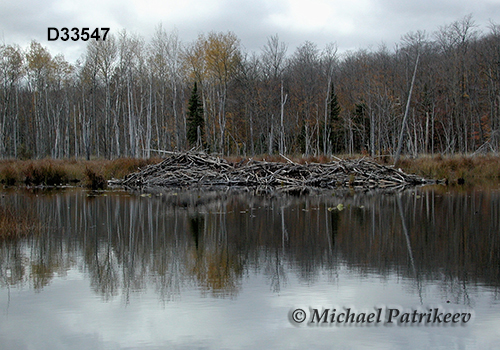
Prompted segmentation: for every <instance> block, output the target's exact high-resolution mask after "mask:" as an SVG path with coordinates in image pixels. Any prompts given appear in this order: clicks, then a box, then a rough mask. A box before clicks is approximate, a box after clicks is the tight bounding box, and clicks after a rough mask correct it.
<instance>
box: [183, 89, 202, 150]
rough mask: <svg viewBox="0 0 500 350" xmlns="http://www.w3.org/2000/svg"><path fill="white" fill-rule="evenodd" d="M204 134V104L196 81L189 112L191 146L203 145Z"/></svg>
mask: <svg viewBox="0 0 500 350" xmlns="http://www.w3.org/2000/svg"><path fill="white" fill-rule="evenodd" d="M203 136H204V120H203V105H202V104H201V101H200V98H199V96H198V85H197V84H196V82H195V83H194V87H193V91H192V92H191V97H190V98H189V105H188V112H187V140H188V142H189V144H190V145H191V146H201V145H203Z"/></svg>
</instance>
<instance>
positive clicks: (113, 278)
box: [0, 189, 500, 303]
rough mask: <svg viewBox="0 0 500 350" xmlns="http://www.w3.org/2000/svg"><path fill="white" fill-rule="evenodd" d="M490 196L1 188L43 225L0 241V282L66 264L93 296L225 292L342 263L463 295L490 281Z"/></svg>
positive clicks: (495, 225) (495, 242)
mask: <svg viewBox="0 0 500 350" xmlns="http://www.w3.org/2000/svg"><path fill="white" fill-rule="evenodd" d="M499 197H500V196H499V194H498V193H497V192H476V193H473V194H467V193H463V194H453V195H451V194H448V195H447V194H439V193H438V192H437V191H434V190H432V189H431V190H418V191H408V192H405V193H402V194H377V193H374V194H355V193H345V194H343V195H339V196H332V195H331V194H328V195H324V196H310V197H304V198H295V197H292V198H290V197H266V196H254V195H249V194H246V193H237V194H228V193H209V194H206V195H204V194H202V193H194V192H191V193H170V194H169V193H164V194H162V195H160V194H152V195H151V196H149V195H148V196H140V195H129V194H126V193H118V192H111V193H108V194H107V195H106V196H97V197H87V195H86V193H84V192H80V191H70V192H66V193H62V194H56V195H50V196H38V197H33V198H31V197H29V196H23V195H8V196H6V198H5V199H4V200H8V201H10V202H11V203H10V204H11V205H16V206H18V207H20V208H22V207H31V208H32V210H34V211H35V212H36V213H38V215H39V217H40V218H41V219H43V220H44V221H45V222H46V223H47V225H46V226H47V229H46V232H45V233H43V234H41V235H39V236H37V237H32V238H30V239H27V240H23V241H17V242H4V243H2V244H1V248H0V249H1V251H0V283H1V285H2V287H6V286H14V285H21V284H30V285H32V286H33V287H34V288H35V289H37V290H42V289H43V288H44V287H45V286H46V285H47V284H49V283H50V282H51V280H52V279H53V278H54V276H61V275H64V274H66V273H67V271H68V270H69V269H73V268H78V269H80V270H81V271H82V272H84V273H85V274H87V275H88V278H89V279H90V281H91V286H92V288H93V290H94V291H95V292H96V293H97V294H99V295H101V296H102V297H103V298H104V299H105V300H106V299H110V298H113V297H115V296H117V295H119V294H120V295H122V296H123V297H124V298H125V299H126V300H129V297H130V295H131V294H132V293H135V292H140V291H144V290H145V289H149V288H153V289H154V290H155V292H156V293H157V294H158V295H159V297H160V299H161V300H165V301H167V300H170V299H173V298H176V297H178V296H179V295H180V294H181V293H182V290H183V288H186V287H188V286H196V287H197V288H198V289H199V290H200V291H202V293H203V294H207V295H213V296H216V297H234V296H236V295H237V294H238V292H239V291H240V289H241V288H242V282H243V280H244V278H245V276H246V275H248V274H250V273H253V272H255V271H257V272H258V273H261V274H263V275H265V276H266V277H267V279H268V281H269V286H270V288H271V289H272V290H273V291H275V292H279V291H280V290H281V289H282V288H286V283H287V281H288V279H289V276H290V275H291V274H294V275H296V276H298V277H299V278H300V280H302V281H304V282H306V283H310V284H313V283H314V282H315V281H316V280H317V279H318V278H319V276H321V275H324V274H325V273H327V274H331V276H332V278H335V277H334V276H336V272H337V270H338V269H339V268H340V267H344V268H347V269H348V270H349V271H351V272H352V273H355V274H358V275H360V276H363V275H366V274H376V275H378V276H382V277H383V276H391V275H397V276H400V277H403V278H406V279H408V280H409V281H411V282H412V283H411V286H412V288H413V290H412V292H414V293H420V292H421V290H422V288H424V287H425V285H426V284H427V283H438V284H440V285H441V287H442V288H443V290H445V291H446V293H447V294H448V295H451V296H452V297H453V298H454V299H455V300H454V301H455V302H458V303H467V302H468V301H467V299H468V293H469V291H468V288H473V287H471V286H474V285H475V284H478V283H480V284H486V285H489V286H492V287H494V288H495V289H496V288H498V286H499V284H500V283H499V282H500V237H499V232H500V227H499V225H500V198H499ZM339 204H342V205H341V206H339ZM338 283H342V281H341V280H340V281H338Z"/></svg>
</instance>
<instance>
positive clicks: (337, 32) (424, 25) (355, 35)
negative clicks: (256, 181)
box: [0, 0, 500, 62]
mask: <svg viewBox="0 0 500 350" xmlns="http://www.w3.org/2000/svg"><path fill="white" fill-rule="evenodd" d="M468 14H472V16H473V20H474V21H475V23H476V24H477V25H478V29H480V30H482V31H484V32H486V31H488V25H489V23H490V21H493V22H494V23H496V24H500V0H474V1H471V0H418V1H415V0H86V1H68V0H49V1H39V0H16V1H12V0H0V42H1V43H5V44H19V45H21V46H22V47H26V46H27V45H28V44H29V42H30V41H31V40H36V41H38V42H40V43H41V44H42V45H44V46H46V47H48V48H49V50H50V52H51V53H52V54H53V55H55V54H58V53H62V54H64V56H65V58H66V59H67V60H68V61H70V62H74V61H76V59H77V58H78V57H80V56H81V55H82V54H83V53H84V48H85V45H86V44H85V43H83V42H81V41H80V42H77V43H74V42H71V41H66V42H63V41H60V40H59V41H57V42H49V41H48V40H47V28H48V27H58V28H62V27H70V28H72V27H80V28H81V27H90V28H95V27H109V28H111V31H110V33H117V32H118V31H120V30H122V29H126V30H127V31H128V32H131V33H137V34H140V35H141V36H143V37H144V38H145V39H147V40H149V39H150V38H151V36H152V34H153V32H154V30H155V28H156V27H157V26H158V24H160V23H162V25H163V27H164V28H165V29H166V30H167V31H171V30H173V29H174V28H175V29H177V31H178V33H179V37H180V39H181V40H182V41H183V42H189V41H192V40H194V39H195V38H196V37H197V36H198V34H199V33H208V32H210V31H223V32H226V31H228V30H230V31H233V32H234V33H235V34H236V35H237V36H238V37H239V38H240V39H241V44H242V46H243V48H244V50H245V51H247V52H252V51H255V52H259V51H260V50H261V48H262V47H263V45H265V43H266V42H267V38H268V37H269V36H271V35H275V34H278V35H279V37H280V39H281V40H282V41H284V42H285V43H287V44H288V47H289V51H288V53H289V54H290V53H291V52H293V50H294V49H295V47H297V46H298V45H300V44H301V43H303V42H304V41H306V40H309V41H312V42H314V43H316V44H317V45H318V47H319V48H323V47H324V46H325V45H326V44H327V43H331V42H335V43H337V46H338V48H339V51H340V52H344V51H346V50H357V49H362V48H363V49H370V48H374V49H376V48H377V47H378V46H379V45H380V44H381V43H384V44H386V45H387V46H388V47H389V48H392V47H394V45H395V44H396V43H397V42H399V41H400V39H401V36H402V35H404V34H406V33H408V32H411V31H417V30H424V31H426V32H427V33H428V34H432V33H433V32H435V31H437V30H439V28H440V27H441V26H444V25H446V24H450V23H451V22H453V21H456V20H459V19H461V18H463V17H464V16H466V15H468Z"/></svg>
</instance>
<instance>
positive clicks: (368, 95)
mask: <svg viewBox="0 0 500 350" xmlns="http://www.w3.org/2000/svg"><path fill="white" fill-rule="evenodd" d="M332 39H333V40H334V39H335V38H332ZM338 51H339V50H338V48H337V46H336V44H335V43H334V42H333V41H332V43H331V44H329V45H326V46H325V47H324V48H319V47H318V45H316V44H315V43H313V42H310V41H306V42H304V43H303V44H301V45H299V46H298V47H297V48H296V49H295V50H294V51H293V52H289V49H288V45H287V43H285V42H283V41H281V40H280V39H279V36H278V35H273V36H270V37H268V38H267V42H265V43H264V45H263V46H262V49H261V52H245V49H244V47H243V45H242V43H241V41H240V39H239V38H238V37H237V35H236V34H235V33H233V32H230V31H229V32H210V33H208V34H200V35H199V37H198V38H197V39H196V40H194V41H193V42H188V43H183V42H182V41H181V39H180V38H179V34H178V32H177V31H176V30H172V31H170V32H169V31H166V30H165V29H164V28H163V27H162V26H161V25H158V26H157V28H156V31H155V33H154V35H153V36H152V37H151V38H149V39H145V38H143V37H141V36H140V35H137V34H131V33H128V32H126V31H121V32H119V33H111V32H110V34H109V35H108V37H107V39H106V40H105V41H89V43H88V45H87V47H86V50H85V52H84V53H82V55H81V58H80V59H78V60H77V61H76V62H74V63H70V62H67V61H66V60H65V58H64V57H63V56H62V55H60V54H56V55H52V54H51V53H50V52H49V51H48V49H47V48H45V47H43V45H42V44H40V43H38V42H36V41H32V42H31V44H30V45H29V46H28V47H26V48H21V47H20V46H19V45H16V44H12V45H6V44H3V45H0V158H4V159H35V158H36V159H40V158H46V157H51V158H55V159H61V158H75V159H91V158H99V159H116V158H120V157H136V158H142V157H143V158H149V157H152V156H157V155H158V153H156V151H158V150H162V151H176V150H177V151H182V150H188V149H191V148H193V147H198V148H204V149H205V150H207V151H208V152H211V153H217V154H221V155H241V156H253V155H259V154H260V155H262V154H278V153H281V154H294V155H305V156H309V155H322V154H324V155H332V154H344V155H345V154H366V155H371V156H378V155H393V154H394V153H395V152H396V149H397V148H398V143H399V142H400V139H401V141H402V142H401V150H402V154H404V155H407V156H412V157H415V156H418V155H421V154H436V153H439V154H456V153H459V154H471V153H478V152H479V153H487V152H494V153H497V152H498V151H499V147H500V25H497V24H494V23H493V22H492V23H491V24H490V25H489V26H488V28H487V29H485V30H484V31H483V30H482V29H480V28H479V26H478V25H476V24H475V21H474V19H473V17H472V15H468V16H465V17H463V18H461V19H458V20H456V21H455V22H453V23H450V24H445V25H443V26H441V27H440V28H439V30H437V31H436V32H434V33H431V34H428V33H426V32H424V31H417V32H411V33H407V34H404V35H402V37H401V41H400V42H399V43H398V44H397V45H395V47H394V48H388V47H387V46H386V45H384V44H380V45H378V47H377V48H376V49H368V48H367V49H357V50H355V51H347V52H338ZM414 73H415V74H414ZM413 78H414V79H413ZM409 97H410V98H409ZM405 116H406V118H404V117H405ZM403 119H405V120H406V122H405V125H406V128H405V129H404V130H403V131H404V133H402V132H401V130H402V125H403Z"/></svg>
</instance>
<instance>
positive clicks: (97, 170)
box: [0, 154, 500, 189]
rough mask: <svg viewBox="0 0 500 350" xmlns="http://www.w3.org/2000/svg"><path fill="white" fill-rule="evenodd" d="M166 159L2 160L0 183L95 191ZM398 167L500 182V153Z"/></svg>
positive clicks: (233, 159)
mask: <svg viewBox="0 0 500 350" xmlns="http://www.w3.org/2000/svg"><path fill="white" fill-rule="evenodd" d="M221 158H224V159H225V160H226V161H227V162H228V163H230V164H237V163H240V164H241V163H245V162H247V161H249V160H257V161H266V162H276V163H286V162H288V161H290V160H291V161H293V162H294V163H297V164H301V165H304V164H318V163H319V164H325V163H329V162H332V161H338V160H339V159H342V160H344V159H346V160H347V159H348V160H353V159H361V158H364V159H369V160H372V161H374V162H376V163H378V164H380V165H384V166H389V167H390V166H392V162H393V159H392V157H390V156H379V157H375V158H371V157H367V156H363V155H351V156H347V155H340V156H333V157H327V156H323V155H321V156H310V157H302V156H293V155H288V156H287V157H286V158H285V157H283V156H280V155H259V156H255V157H242V156H227V157H221ZM164 159H165V158H159V157H157V158H150V159H143V158H117V159H113V160H104V159H95V160H90V161H87V160H75V159H51V158H45V159H39V160H12V159H7V160H0V184H1V185H2V186H4V187H12V186H24V185H27V186H33V187H37V186H38V187H40V186H41V187H56V188H57V187H62V186H67V185H72V186H82V187H87V188H90V189H101V188H105V187H106V185H105V183H106V182H107V181H109V180H112V179H123V178H125V177H126V176H127V175H130V174H132V173H134V172H137V171H138V170H140V169H141V168H144V167H146V166H148V165H152V164H158V163H160V162H161V161H162V160H164ZM395 168H396V169H401V170H402V171H404V172H405V173H407V174H413V175H417V176H420V177H423V178H425V179H427V180H437V181H441V182H443V183H445V184H447V185H466V186H474V185H484V184H485V183H491V184H498V183H499V182H500V156H498V155H449V156H443V155H440V154H439V155H434V156H432V155H422V156H419V157H417V158H410V157H402V158H401V159H400V160H399V162H398V164H397V166H396V167H395Z"/></svg>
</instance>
